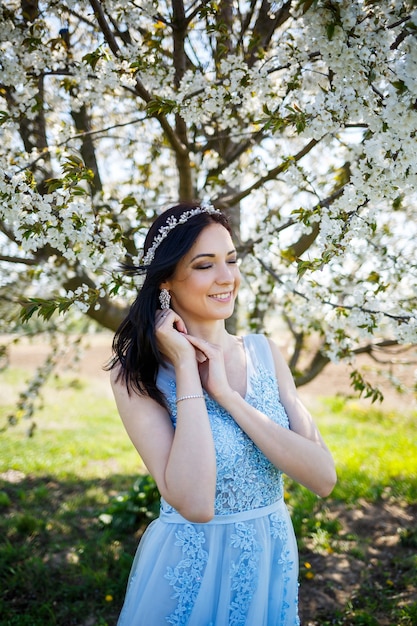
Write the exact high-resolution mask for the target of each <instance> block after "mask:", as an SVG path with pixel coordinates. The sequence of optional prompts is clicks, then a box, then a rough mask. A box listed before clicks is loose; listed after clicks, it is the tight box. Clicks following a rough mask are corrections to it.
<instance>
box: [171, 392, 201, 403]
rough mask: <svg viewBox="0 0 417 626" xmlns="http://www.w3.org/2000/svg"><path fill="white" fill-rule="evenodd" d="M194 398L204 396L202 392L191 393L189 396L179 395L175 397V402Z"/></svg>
mask: <svg viewBox="0 0 417 626" xmlns="http://www.w3.org/2000/svg"><path fill="white" fill-rule="evenodd" d="M194 398H204V396H203V394H202V393H195V394H194V393H193V394H191V395H189V396H181V397H180V398H177V404H178V402H182V400H193V399H194Z"/></svg>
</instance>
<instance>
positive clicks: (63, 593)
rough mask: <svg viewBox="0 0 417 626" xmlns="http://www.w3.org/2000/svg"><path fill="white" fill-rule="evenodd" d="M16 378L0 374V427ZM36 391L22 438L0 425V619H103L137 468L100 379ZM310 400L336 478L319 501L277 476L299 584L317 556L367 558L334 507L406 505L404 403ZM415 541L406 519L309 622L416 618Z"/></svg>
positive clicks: (416, 476) (410, 419) (123, 565)
mask: <svg viewBox="0 0 417 626" xmlns="http://www.w3.org/2000/svg"><path fill="white" fill-rule="evenodd" d="M25 378H26V376H25V372H22V371H17V370H8V371H7V372H6V371H5V372H2V373H0V386H1V388H2V390H5V393H2V396H1V397H0V425H1V426H4V425H5V424H6V423H7V416H8V415H9V414H10V412H11V411H12V410H13V402H14V398H15V397H17V392H18V390H20V389H22V388H23V382H22V381H24V380H25ZM45 397H46V401H45V404H44V407H43V408H41V409H40V410H39V411H38V412H37V413H36V416H35V420H36V423H37V428H36V429H35V431H34V436H33V437H31V438H28V437H27V435H26V431H27V426H28V424H27V422H26V423H25V422H24V421H22V422H20V423H19V424H18V425H17V426H14V427H9V428H7V430H5V431H4V432H2V433H1V434H0V436H1V440H0V474H3V477H4V479H3V480H0V626H49V625H51V626H53V625H57V626H58V625H59V626H70V625H72V624H74V625H77V624H79V625H81V624H83V625H85V624H88V625H89V626H106V625H109V626H110V625H113V624H115V623H116V620H117V615H118V613H119V610H120V607H121V604H122V601H123V597H124V592H125V585H126V580H127V576H128V573H129V569H130V565H131V562H132V558H133V555H134V551H135V549H136V545H137V543H138V541H139V538H140V534H141V532H142V530H143V526H144V523H143V521H141V520H143V517H142V518H141V517H140V516H139V514H138V511H139V510H140V508H141V506H140V504H141V499H140V498H141V494H140V493H139V494H138V490H137V489H136V487H134V488H132V485H134V483H135V481H136V480H137V477H138V475H139V474H140V473H141V472H143V467H142V465H141V463H140V459H139V458H138V456H137V453H136V452H135V450H134V449H133V447H132V445H131V443H130V441H129V440H128V437H127V435H126V433H125V432H124V430H123V427H122V425H121V422H120V419H119V417H118V415H117V413H116V409H115V406H114V402H113V400H112V399H111V398H110V397H109V396H108V394H106V393H103V386H102V385H96V384H94V382H92V381H82V380H80V379H77V378H71V377H67V378H64V379H55V380H54V381H52V383H51V384H49V386H48V391H47V393H46V396H45ZM2 402H3V404H1V403H2ZM317 409H318V410H317V412H316V413H317V421H318V423H319V426H320V429H321V431H322V433H323V435H324V437H325V439H326V441H327V442H328V444H329V446H330V448H331V449H332V451H333V453H334V456H335V459H336V462H337V467H338V476H339V482H338V485H337V487H336V489H335V491H334V493H333V494H332V496H331V497H330V498H328V499H325V500H321V499H319V498H316V497H315V496H313V495H312V494H311V493H310V492H308V491H307V490H306V489H304V488H302V487H300V486H298V485H295V484H294V483H292V482H291V481H287V489H288V493H287V501H288V505H289V507H290V510H291V512H292V517H293V521H294V526H295V529H296V533H297V536H298V539H299V547H300V556H301V559H300V560H301V564H302V566H301V582H302V588H303V585H304V586H305V588H306V589H307V590H308V585H309V584H312V585H313V586H314V585H319V577H318V576H316V570H317V568H318V567H319V566H320V565H322V566H323V567H324V568H325V567H326V559H327V558H329V556H328V555H333V556H334V555H338V556H340V557H345V558H346V559H349V560H350V563H352V564H356V565H357V564H365V563H366V559H367V556H366V555H367V554H368V549H369V545H370V543H371V542H372V537H365V538H364V537H359V536H357V535H355V534H354V533H353V534H352V533H349V532H348V531H347V530H346V529H345V528H344V521H343V520H344V518H343V515H339V514H338V513H339V512H343V511H349V510H354V509H355V507H360V506H361V502H363V501H366V502H369V503H374V504H376V505H378V506H379V505H381V506H383V505H384V503H386V502H391V503H393V502H395V503H397V504H399V505H400V506H402V507H404V510H407V509H408V507H411V508H413V507H414V508H415V507H416V504H417V438H416V436H415V434H416V420H417V415H416V414H412V413H409V414H407V415H404V414H396V413H394V412H389V411H384V410H382V409H381V408H375V407H371V406H369V405H368V406H364V405H363V404H361V403H355V402H348V403H344V402H343V403H342V402H341V401H340V399H328V400H323V401H321V402H320V403H318V405H317ZM120 493H124V494H125V495H124V496H123V497H120V496H119V494H120ZM138 503H139V504H138ZM133 505H134V506H133ZM414 508H413V510H414ZM132 511H133V513H134V515H133V516H132ZM108 512H111V513H112V514H113V515H114V514H117V515H118V516H119V522H120V523H119V525H118V526H117V525H112V524H104V523H102V521H101V520H102V519H104V518H103V514H105V516H104V517H106V515H107V517H109V516H108ZM125 513H126V515H125ZM127 513H128V515H127ZM109 519H110V518H109ZM138 520H139V522H138ZM127 521H128V523H126V522H127ZM416 543H417V527H416V526H409V527H404V528H402V529H400V531H399V534H398V546H397V547H396V551H395V553H393V554H392V555H391V556H390V558H389V559H388V557H387V558H386V559H385V560H384V561H381V562H380V564H379V566H377V567H376V568H375V571H373V573H372V577H371V575H370V574H369V575H366V576H365V575H363V576H362V577H361V579H360V580H358V581H357V585H356V586H355V591H354V593H352V596H351V597H350V598H349V601H347V602H345V603H344V604H342V605H340V606H338V608H337V609H335V608H334V607H332V608H331V609H329V611H330V612H326V610H325V609H321V610H318V609H317V611H316V613H315V614H314V615H309V624H312V625H313V624H317V625H318V624H320V625H321V626H325V625H326V624H339V625H348V624H358V625H359V624H370V625H373V624H384V625H385V624H387V625H391V626H400V625H401V626H411V625H412V624H415V623H417V622H416V616H417V605H416V602H415V600H414V601H413V600H412V598H413V594H414V595H415V590H416V588H417V574H416V572H417V562H416V555H415V549H416ZM381 554H383V553H382V552H381ZM384 558H385V557H384ZM324 571H325V569H324ZM310 579H312V580H311V583H310ZM326 584H327V585H329V584H330V583H326ZM330 591H331V590H330ZM410 598H411V599H410ZM381 611H382V613H381ZM381 614H382V615H384V616H385V618H384V619H385V621H381V617H380V615H381Z"/></svg>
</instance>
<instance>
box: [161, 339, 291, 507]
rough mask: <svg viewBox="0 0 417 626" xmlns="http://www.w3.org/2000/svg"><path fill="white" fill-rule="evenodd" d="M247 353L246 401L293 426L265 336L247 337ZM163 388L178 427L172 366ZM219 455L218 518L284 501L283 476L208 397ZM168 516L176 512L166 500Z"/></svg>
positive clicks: (164, 369)
mask: <svg viewBox="0 0 417 626" xmlns="http://www.w3.org/2000/svg"><path fill="white" fill-rule="evenodd" d="M243 345H244V348H245V354H246V378H247V382H246V394H245V400H246V401H247V402H248V403H249V404H251V405H252V406H253V407H255V408H256V409H258V410H259V411H261V412H262V413H264V414H265V415H267V416H268V417H269V418H270V419H271V420H273V421H274V422H276V423H277V424H280V425H281V426H283V427H285V428H289V421H288V417H287V414H286V412H285V409H284V406H283V404H282V403H281V400H280V395H279V389H278V383H277V380H276V376H275V367H274V361H273V357H272V353H271V349H270V346H269V343H268V340H267V339H266V337H265V336H264V335H247V336H246V337H244V338H243ZM157 384H158V387H159V388H160V390H161V391H162V392H163V393H164V395H165V397H166V399H167V402H168V407H169V410H170V417H171V420H172V423H173V425H174V427H175V425H176V419H177V407H176V401H175V400H176V384H175V374H174V369H173V367H172V366H169V365H168V366H166V367H165V366H164V367H161V368H160V370H159V373H158V380H157ZM204 395H205V399H206V407H207V412H208V415H209V419H210V425H211V429H212V433H213V439H214V445H215V450H216V464H217V484H216V500H215V514H216V515H228V514H231V513H237V512H241V511H247V510H250V509H257V508H260V507H264V506H268V505H270V504H272V503H273V502H276V501H277V500H279V499H280V498H281V497H282V492H283V486H282V473H281V471H280V470H278V469H277V468H276V467H275V466H274V465H273V464H272V463H271V462H270V461H269V460H268V459H267V458H266V456H265V455H264V454H263V452H261V450H259V448H258V447H257V446H256V445H255V444H254V443H253V441H252V440H251V439H250V438H249V437H248V436H247V435H246V434H245V433H244V432H243V431H242V429H241V428H240V427H239V426H238V424H237V423H236V422H235V420H234V419H233V417H232V416H231V415H230V414H229V413H228V412H227V411H226V410H225V409H224V408H223V407H221V406H220V405H219V404H218V403H217V402H216V401H215V400H213V398H211V397H210V396H209V395H208V394H207V393H206V392H205V394H204ZM161 508H162V510H163V511H164V512H165V513H169V512H171V511H172V512H174V509H173V508H172V507H171V506H170V505H169V504H168V503H167V502H165V501H164V500H162V501H161Z"/></svg>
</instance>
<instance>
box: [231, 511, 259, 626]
mask: <svg viewBox="0 0 417 626" xmlns="http://www.w3.org/2000/svg"><path fill="white" fill-rule="evenodd" d="M235 530H236V532H235V533H234V534H233V535H231V537H230V543H231V547H232V548H237V549H238V550H239V558H238V560H237V561H236V562H232V567H231V572H230V575H231V579H232V591H233V592H234V594H233V598H232V602H231V605H230V615H229V626H245V624H246V616H247V613H248V608H249V606H250V603H251V600H252V597H253V594H254V592H255V590H256V587H257V586H258V562H259V553H260V552H262V546H261V545H260V543H259V542H258V541H257V540H256V529H255V528H254V526H253V524H248V523H245V522H238V523H237V524H235Z"/></svg>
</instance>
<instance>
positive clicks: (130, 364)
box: [107, 202, 231, 407]
mask: <svg viewBox="0 0 417 626" xmlns="http://www.w3.org/2000/svg"><path fill="white" fill-rule="evenodd" d="M199 206H200V204H199V203H198V202H194V203H189V202H182V203H180V204H177V205H175V206H173V207H171V208H170V209H167V210H166V211H164V212H163V213H161V215H159V216H158V217H157V218H156V220H155V221H154V222H153V224H152V226H151V227H150V229H149V231H148V233H147V235H146V238H145V244H144V255H146V253H147V251H148V250H149V248H150V247H151V246H152V243H153V242H154V239H155V237H157V236H158V233H159V229H160V228H161V227H163V226H165V225H166V224H167V221H168V218H170V217H171V216H173V217H175V218H176V219H178V218H180V216H181V215H182V214H183V213H184V212H186V211H190V210H192V209H195V208H197V207H199ZM213 223H217V224H221V225H222V226H224V228H226V229H227V230H228V232H229V233H230V234H231V228H230V225H229V222H228V220H227V218H226V216H225V215H223V214H222V213H220V212H219V213H217V212H216V213H208V212H202V213H198V214H196V215H193V216H192V217H190V218H188V219H187V221H186V222H185V223H184V224H178V225H177V226H175V228H172V230H170V231H169V233H168V234H167V236H166V237H165V238H164V239H163V240H162V241H161V243H160V244H159V246H158V247H157V248H156V250H155V255H154V258H153V259H152V260H151V261H150V263H149V264H148V265H141V266H137V267H135V266H125V270H126V271H127V272H128V273H130V274H143V273H145V272H146V276H145V280H144V282H143V285H142V287H141V289H140V291H139V293H138V295H137V296H136V299H135V301H134V302H133V304H132V305H131V307H130V309H129V312H128V314H127V316H126V318H125V319H124V320H123V322H122V323H121V324H120V326H119V328H118V330H117V331H116V334H115V336H114V339H113V355H114V356H113V358H112V360H111V361H110V364H109V365H108V367H107V369H112V368H113V367H115V366H116V365H119V364H120V366H121V369H120V372H119V375H118V379H120V378H121V379H122V380H123V382H124V383H125V385H126V387H127V390H128V392H130V391H131V390H133V391H135V392H136V393H139V394H147V395H148V396H149V397H151V398H153V399H154V400H156V401H157V402H158V403H159V404H161V405H162V406H164V407H165V406H166V402H165V399H164V396H163V394H162V393H161V391H160V390H159V389H158V387H157V385H156V378H157V374H158V367H159V366H160V365H161V364H162V362H163V359H162V357H161V354H160V352H159V350H158V348H157V344H156V339H155V314H156V310H157V309H158V308H159V306H160V305H159V292H160V289H159V285H160V284H161V283H163V282H164V281H166V280H168V279H170V278H171V277H172V276H173V274H174V272H175V269H176V266H177V264H178V262H179V261H180V260H181V259H182V258H183V256H184V255H185V254H186V253H187V252H188V251H189V250H190V248H191V247H192V246H193V244H194V243H195V241H196V239H197V237H198V236H199V234H200V233H201V231H202V230H203V229H204V228H205V227H206V226H209V225H210V224H213Z"/></svg>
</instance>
